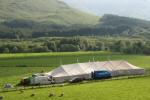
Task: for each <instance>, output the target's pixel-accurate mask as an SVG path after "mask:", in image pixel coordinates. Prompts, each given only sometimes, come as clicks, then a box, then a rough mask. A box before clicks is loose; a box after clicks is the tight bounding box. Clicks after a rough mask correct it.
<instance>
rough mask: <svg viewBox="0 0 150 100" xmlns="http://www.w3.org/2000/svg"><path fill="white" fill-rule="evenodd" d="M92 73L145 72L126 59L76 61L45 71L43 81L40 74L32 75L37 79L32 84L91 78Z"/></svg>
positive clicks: (117, 74)
mask: <svg viewBox="0 0 150 100" xmlns="http://www.w3.org/2000/svg"><path fill="white" fill-rule="evenodd" d="M106 72H107V73H106ZM93 73H96V76H97V78H102V77H105V75H108V73H110V76H111V77H116V76H129V75H143V74H144V73H145V70H144V69H142V68H139V67H137V66H134V65H132V64H130V63H128V62H127V61H103V62H86V63H76V64H68V65H61V66H60V67H58V68H56V69H54V70H52V71H51V72H48V73H45V74H44V76H43V77H44V80H47V81H45V82H44V81H42V82H40V80H39V79H38V77H39V78H41V76H38V77H34V79H35V78H36V79H37V80H38V81H37V82H36V81H33V82H32V84H37V83H38V82H40V84H44V83H45V84H49V83H51V82H52V81H53V82H54V83H62V82H69V81H70V80H71V79H73V78H75V77H77V78H84V79H93ZM32 80H33V79H32ZM49 81H51V82H49Z"/></svg>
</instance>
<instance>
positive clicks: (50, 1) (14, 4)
mask: <svg viewBox="0 0 150 100" xmlns="http://www.w3.org/2000/svg"><path fill="white" fill-rule="evenodd" d="M0 13H1V15H0V19H1V21H9V20H18V19H20V20H31V21H35V22H47V23H48V22H51V23H55V24H59V25H66V24H93V23H94V22H95V19H94V18H97V17H96V16H93V15H90V14H86V13H83V12H80V11H77V10H75V9H73V8H70V7H69V6H68V5H67V4H65V3H64V2H62V1H58V0H44V1H43V0H0ZM83 19H84V20H83Z"/></svg>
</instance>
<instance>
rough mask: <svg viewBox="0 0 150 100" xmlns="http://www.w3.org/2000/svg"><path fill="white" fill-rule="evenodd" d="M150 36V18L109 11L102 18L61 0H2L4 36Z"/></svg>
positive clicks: (0, 29)
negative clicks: (113, 13)
mask: <svg viewBox="0 0 150 100" xmlns="http://www.w3.org/2000/svg"><path fill="white" fill-rule="evenodd" d="M77 35H81V36H89V35H90V36H91V35H98V36H118V35H119V36H126V37H138V38H141V37H142V38H145V37H146V38H150V21H146V20H140V19H135V18H130V17H122V16H117V15H110V14H106V15H104V16H102V17H101V18H100V17H98V16H94V15H90V14H88V13H85V12H82V11H79V10H76V9H74V8H71V7H70V6H68V5H67V4H66V3H64V2H62V1H59V0H44V1H43V0H24V1H23V0H0V38H1V39H4V38H13V39H14V38H17V39H18V38H37V37H51V36H59V37H60V36H61V37H64V36H77Z"/></svg>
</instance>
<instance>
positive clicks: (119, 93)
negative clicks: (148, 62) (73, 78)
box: [0, 77, 150, 100]
mask: <svg viewBox="0 0 150 100" xmlns="http://www.w3.org/2000/svg"><path fill="white" fill-rule="evenodd" d="M149 83H150V77H145V78H135V79H125V80H112V81H103V82H95V83H89V84H81V85H71V86H64V87H55V88H54V87H53V88H45V89H36V90H26V91H24V93H22V94H20V93H19V91H17V92H9V93H0V95H2V96H3V97H4V100H149V99H150V95H149V93H150V85H149ZM52 92H53V93H55V96H54V97H48V95H49V94H50V93H52ZM62 92H64V94H65V95H64V96H63V97H59V95H60V94H61V93H62ZM32 93H35V94H36V95H35V97H30V95H31V94H32Z"/></svg>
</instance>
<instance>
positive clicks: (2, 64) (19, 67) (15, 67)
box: [0, 52, 150, 100]
mask: <svg viewBox="0 0 150 100" xmlns="http://www.w3.org/2000/svg"><path fill="white" fill-rule="evenodd" d="M93 57H94V58H95V60H96V61H104V60H108V59H110V60H127V61H129V62H130V63H132V64H134V65H136V66H139V67H142V68H146V69H147V70H149V69H150V56H146V55H124V54H118V53H110V52H74V53H72V52H69V53H33V54H32V53H31V54H1V55H0V87H3V84H5V83H12V84H14V85H15V84H17V83H18V82H19V81H20V79H21V78H22V77H26V76H29V75H31V74H33V73H39V72H41V71H50V70H52V69H54V68H56V67H58V66H59V65H60V63H62V64H69V63H76V59H77V58H78V59H79V62H87V61H89V60H91V61H92V59H93ZM149 83H150V77H145V78H144V77H143V78H135V79H125V80H112V81H104V82H96V83H89V84H82V85H73V86H64V87H55V88H46V89H37V90H26V91H25V92H24V93H23V94H19V92H9V93H0V96H1V95H2V96H4V97H5V99H4V100H48V99H52V100H60V99H61V100H84V99H85V100H98V99H102V100H110V99H113V100H133V99H134V100H148V99H150V96H149V95H148V93H149V92H150V85H149ZM51 91H53V92H55V93H56V95H57V96H55V97H52V98H49V97H48V94H49V93H50V92H51ZM62 91H64V92H65V96H64V97H58V95H59V94H60V93H61V92H62ZM34 92H35V93H36V94H37V95H36V96H35V97H33V98H32V97H30V94H31V93H34ZM138 94H140V95H138Z"/></svg>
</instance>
